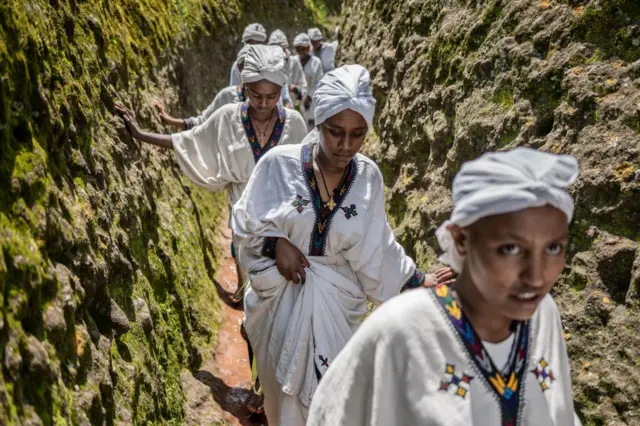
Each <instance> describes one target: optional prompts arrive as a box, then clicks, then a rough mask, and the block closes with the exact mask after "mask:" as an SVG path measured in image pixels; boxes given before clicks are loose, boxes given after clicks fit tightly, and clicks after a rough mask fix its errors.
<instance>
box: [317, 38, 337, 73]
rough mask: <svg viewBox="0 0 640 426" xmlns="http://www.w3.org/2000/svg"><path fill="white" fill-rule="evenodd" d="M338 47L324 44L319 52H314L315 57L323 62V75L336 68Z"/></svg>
mask: <svg viewBox="0 0 640 426" xmlns="http://www.w3.org/2000/svg"><path fill="white" fill-rule="evenodd" d="M336 47H337V43H336V44H333V43H322V47H321V48H320V50H319V51H318V50H314V51H313V55H314V56H315V57H317V58H318V59H320V60H321V61H322V73H323V75H324V74H326V73H328V72H329V71H333V69H334V68H335V67H336Z"/></svg>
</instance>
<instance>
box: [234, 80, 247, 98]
mask: <svg viewBox="0 0 640 426" xmlns="http://www.w3.org/2000/svg"><path fill="white" fill-rule="evenodd" d="M236 91H237V92H236V93H237V94H238V102H244V101H246V99H245V98H244V90H242V84H241V85H239V86H237V87H236Z"/></svg>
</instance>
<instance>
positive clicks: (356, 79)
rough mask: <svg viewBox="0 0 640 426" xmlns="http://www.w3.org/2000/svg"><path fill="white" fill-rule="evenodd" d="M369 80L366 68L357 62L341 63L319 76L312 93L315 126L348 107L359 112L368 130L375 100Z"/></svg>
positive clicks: (371, 126) (371, 120)
mask: <svg viewBox="0 0 640 426" xmlns="http://www.w3.org/2000/svg"><path fill="white" fill-rule="evenodd" d="M370 84H371V77H370V76H369V71H367V69H366V68H364V67H362V66H360V65H344V66H342V67H340V68H338V69H336V70H333V71H331V72H330V73H328V74H326V75H325V76H324V77H322V80H320V83H318V87H317V88H316V90H315V91H314V94H313V106H314V108H315V110H314V112H315V121H316V122H315V124H316V126H317V125H319V124H321V123H323V122H324V121H325V120H327V119H328V118H329V117H332V116H334V115H336V114H338V113H339V112H342V111H344V110H346V109H350V110H353V111H355V112H357V113H359V114H360V115H362V117H363V118H364V120H365V121H366V122H367V126H368V127H369V130H371V129H372V128H373V116H374V113H375V108H376V100H375V98H374V97H373V92H372V90H371V85H370Z"/></svg>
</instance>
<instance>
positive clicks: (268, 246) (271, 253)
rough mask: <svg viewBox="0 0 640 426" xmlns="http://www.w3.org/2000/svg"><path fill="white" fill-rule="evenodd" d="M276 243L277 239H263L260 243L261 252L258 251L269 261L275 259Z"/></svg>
mask: <svg viewBox="0 0 640 426" xmlns="http://www.w3.org/2000/svg"><path fill="white" fill-rule="evenodd" d="M277 242H278V238H277V237H264V240H263V241H262V250H260V254H262V256H264V257H268V258H269V259H275V258H276V243H277Z"/></svg>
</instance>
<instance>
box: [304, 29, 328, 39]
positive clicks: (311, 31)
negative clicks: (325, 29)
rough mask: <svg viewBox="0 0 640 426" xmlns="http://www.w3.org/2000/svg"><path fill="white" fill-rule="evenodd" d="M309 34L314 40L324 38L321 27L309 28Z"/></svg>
mask: <svg viewBox="0 0 640 426" xmlns="http://www.w3.org/2000/svg"><path fill="white" fill-rule="evenodd" d="M307 35H308V36H309V38H310V39H311V40H313V41H322V40H324V35H323V34H322V31H320V28H309V29H308V30H307Z"/></svg>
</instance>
